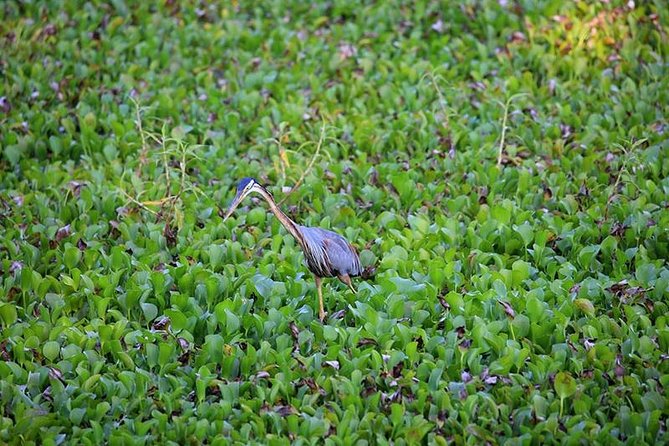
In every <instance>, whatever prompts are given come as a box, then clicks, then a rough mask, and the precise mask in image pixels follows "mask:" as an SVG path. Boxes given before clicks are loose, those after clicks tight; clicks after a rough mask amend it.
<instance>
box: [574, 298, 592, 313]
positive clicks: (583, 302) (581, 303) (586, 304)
mask: <svg viewBox="0 0 669 446" xmlns="http://www.w3.org/2000/svg"><path fill="white" fill-rule="evenodd" d="M574 305H576V307H577V308H578V309H579V310H581V311H582V312H584V313H585V314H587V315H588V316H594V315H595V306H594V305H593V304H592V302H590V301H589V300H588V299H575V300H574Z"/></svg>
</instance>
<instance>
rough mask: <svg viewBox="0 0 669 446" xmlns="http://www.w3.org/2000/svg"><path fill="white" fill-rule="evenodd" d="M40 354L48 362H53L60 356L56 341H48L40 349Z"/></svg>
mask: <svg viewBox="0 0 669 446" xmlns="http://www.w3.org/2000/svg"><path fill="white" fill-rule="evenodd" d="M42 354H43V355H44V357H45V358H47V359H48V360H49V361H53V360H55V359H56V358H57V357H58V355H59V354H60V344H59V343H58V342H56V341H48V342H46V343H45V344H44V347H42Z"/></svg>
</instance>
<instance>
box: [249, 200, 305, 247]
mask: <svg viewBox="0 0 669 446" xmlns="http://www.w3.org/2000/svg"><path fill="white" fill-rule="evenodd" d="M259 193H260V195H262V196H263V198H264V199H265V201H267V204H269V209H270V210H271V211H272V212H273V213H274V215H276V218H278V219H279V221H280V222H281V224H282V225H283V227H284V228H286V230H287V231H288V232H290V235H292V236H293V237H295V240H297V242H298V243H299V244H300V246H301V247H302V248H304V238H303V237H302V234H301V233H300V231H299V230H298V229H297V225H296V224H295V222H294V221H293V220H291V219H290V217H288V216H287V215H286V214H284V213H283V211H282V210H281V209H280V208H279V206H278V205H277V204H276V202H275V201H274V198H273V197H272V195H271V194H270V193H269V192H268V191H266V190H264V189H263V190H262V191H259Z"/></svg>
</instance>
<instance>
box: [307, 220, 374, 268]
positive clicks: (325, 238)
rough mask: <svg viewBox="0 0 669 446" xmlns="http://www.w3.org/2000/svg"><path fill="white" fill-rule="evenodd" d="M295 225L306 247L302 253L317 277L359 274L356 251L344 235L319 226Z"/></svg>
mask: <svg viewBox="0 0 669 446" xmlns="http://www.w3.org/2000/svg"><path fill="white" fill-rule="evenodd" d="M297 227H298V229H299V230H300V232H301V233H302V236H303V237H304V242H305V244H306V245H307V247H308V249H305V250H304V255H305V259H306V263H307V266H308V267H309V269H310V270H311V272H313V273H314V274H316V275H317V276H319V277H338V276H351V277H356V276H359V275H360V273H361V272H362V269H361V268H360V260H359V258H358V253H357V252H356V251H355V248H353V246H351V245H350V244H349V243H348V242H347V241H346V239H345V238H344V237H342V236H341V235H339V234H337V233H334V232H332V231H327V230H325V229H321V228H310V227H307V226H301V225H297Z"/></svg>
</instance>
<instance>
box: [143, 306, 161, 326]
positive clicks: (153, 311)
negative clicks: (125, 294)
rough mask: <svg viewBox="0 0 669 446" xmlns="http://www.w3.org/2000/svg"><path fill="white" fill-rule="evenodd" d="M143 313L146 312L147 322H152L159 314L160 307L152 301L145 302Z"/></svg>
mask: <svg viewBox="0 0 669 446" xmlns="http://www.w3.org/2000/svg"><path fill="white" fill-rule="evenodd" d="M141 307H142V313H144V318H145V319H146V320H147V322H151V321H152V320H154V319H155V318H156V316H158V307H156V306H155V305H154V304H152V303H148V302H144V303H142V304H141Z"/></svg>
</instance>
